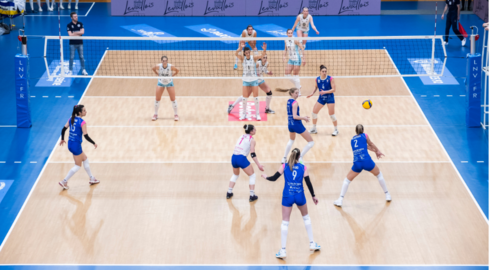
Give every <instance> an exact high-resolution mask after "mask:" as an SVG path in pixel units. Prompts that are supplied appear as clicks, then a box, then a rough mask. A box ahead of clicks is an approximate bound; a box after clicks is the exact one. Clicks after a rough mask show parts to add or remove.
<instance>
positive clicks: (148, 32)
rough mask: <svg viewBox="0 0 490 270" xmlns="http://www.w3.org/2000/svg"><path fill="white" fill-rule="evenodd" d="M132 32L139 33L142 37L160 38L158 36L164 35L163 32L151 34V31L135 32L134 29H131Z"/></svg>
mask: <svg viewBox="0 0 490 270" xmlns="http://www.w3.org/2000/svg"><path fill="white" fill-rule="evenodd" d="M131 30H132V31H135V32H138V33H140V34H141V35H142V36H146V37H160V36H163V35H165V33H164V32H151V31H145V30H143V29H138V30H135V29H131Z"/></svg>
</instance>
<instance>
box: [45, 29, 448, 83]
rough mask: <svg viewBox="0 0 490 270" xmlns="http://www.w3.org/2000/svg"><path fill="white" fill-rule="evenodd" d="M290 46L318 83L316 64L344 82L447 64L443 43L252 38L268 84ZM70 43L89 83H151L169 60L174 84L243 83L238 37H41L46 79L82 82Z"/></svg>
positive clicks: (437, 71)
mask: <svg viewBox="0 0 490 270" xmlns="http://www.w3.org/2000/svg"><path fill="white" fill-rule="evenodd" d="M289 39H292V40H298V41H303V40H306V41H307V43H306V49H305V53H304V55H303V58H302V59H303V63H302V64H301V70H300V73H299V77H300V78H316V77H317V76H318V74H319V72H320V69H319V67H320V65H325V66H326V67H327V69H328V74H329V75H331V76H335V77H346V78H347V77H399V76H401V77H410V76H413V77H416V76H442V74H443V71H444V66H445V63H446V51H445V48H444V45H443V39H442V36H392V37H390V36H386V37H316V38H315V37H313V38H311V37H309V38H256V39H254V40H253V41H255V42H256V47H257V49H258V52H257V53H255V52H253V51H252V53H251V55H254V57H255V58H257V57H259V56H261V55H262V51H263V50H262V47H263V44H264V43H265V44H267V50H266V54H267V62H268V63H269V65H268V70H269V71H272V72H273V75H272V76H266V78H268V79H280V78H286V77H285V69H286V67H287V66H288V55H287V54H286V53H285V40H289ZM70 40H82V41H83V56H84V67H85V70H86V71H87V72H88V74H89V75H88V77H100V78H125V79H128V78H129V79H131V78H134V79H155V78H156V75H155V74H154V72H153V71H152V67H154V66H155V65H156V64H159V63H161V58H162V56H167V58H168V63H170V64H172V65H173V66H175V67H177V68H178V69H179V71H180V72H179V74H178V76H177V77H175V79H179V78H187V79H233V78H237V79H239V78H240V79H241V78H242V64H241V62H240V60H238V65H237V66H238V68H237V69H236V70H235V69H234V65H235V61H236V60H235V59H236V57H235V52H236V50H237V49H238V47H239V43H240V42H244V39H242V38H160V37H70V36H62V37H58V36H48V37H45V46H44V60H45V65H46V69H47V72H48V76H50V77H87V76H83V75H82V72H81V71H82V70H81V64H82V63H81V59H80V58H79V55H78V53H79V51H78V50H77V49H76V48H75V47H73V46H72V49H70V44H69V43H70ZM247 40H250V38H247ZM245 45H246V47H250V45H249V43H245ZM71 53H72V54H74V55H75V56H74V61H73V68H72V70H73V72H72V73H69V72H68V71H69V62H70V54H71ZM240 53H241V52H240ZM305 62H306V63H305ZM57 63H58V64H57ZM61 63H63V64H61ZM303 64H304V65H303Z"/></svg>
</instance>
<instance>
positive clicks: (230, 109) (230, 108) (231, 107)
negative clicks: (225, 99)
mask: <svg viewBox="0 0 490 270" xmlns="http://www.w3.org/2000/svg"><path fill="white" fill-rule="evenodd" d="M233 108H234V107H233V104H232V105H230V106H228V114H230V113H231V111H233Z"/></svg>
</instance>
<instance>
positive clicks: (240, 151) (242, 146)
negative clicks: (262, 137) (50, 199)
mask: <svg viewBox="0 0 490 270" xmlns="http://www.w3.org/2000/svg"><path fill="white" fill-rule="evenodd" d="M251 142H252V135H249V134H244V135H242V136H241V137H240V138H238V141H237V142H236V144H235V150H234V151H233V155H242V156H248V154H249V153H250V143H251Z"/></svg>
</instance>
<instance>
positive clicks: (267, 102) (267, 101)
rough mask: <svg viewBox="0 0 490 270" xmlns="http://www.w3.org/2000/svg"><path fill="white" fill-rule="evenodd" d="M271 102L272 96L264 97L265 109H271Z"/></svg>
mask: <svg viewBox="0 0 490 270" xmlns="http://www.w3.org/2000/svg"><path fill="white" fill-rule="evenodd" d="M271 101H272V95H270V96H266V97H265V106H266V107H265V108H266V109H270V108H271Z"/></svg>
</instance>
